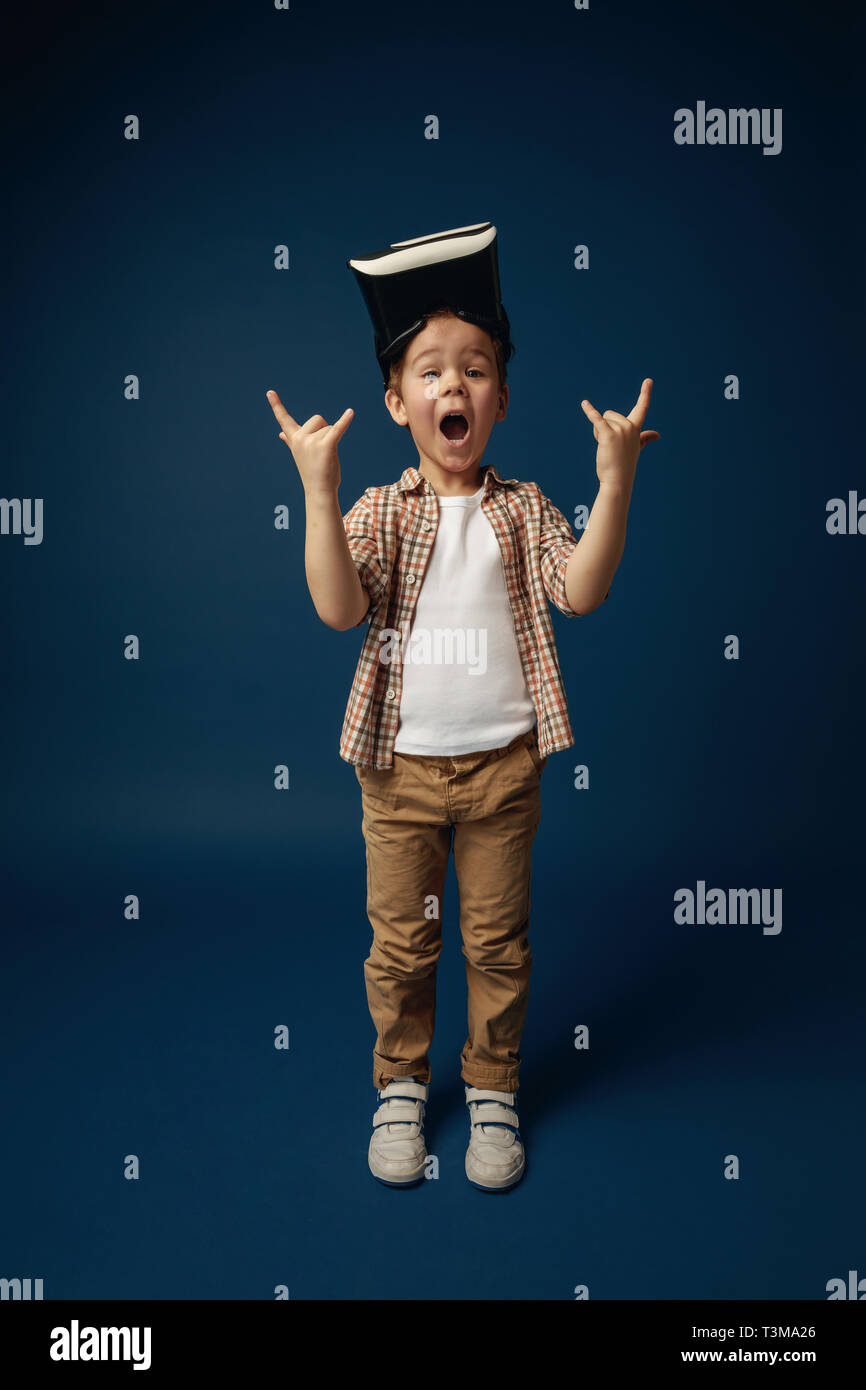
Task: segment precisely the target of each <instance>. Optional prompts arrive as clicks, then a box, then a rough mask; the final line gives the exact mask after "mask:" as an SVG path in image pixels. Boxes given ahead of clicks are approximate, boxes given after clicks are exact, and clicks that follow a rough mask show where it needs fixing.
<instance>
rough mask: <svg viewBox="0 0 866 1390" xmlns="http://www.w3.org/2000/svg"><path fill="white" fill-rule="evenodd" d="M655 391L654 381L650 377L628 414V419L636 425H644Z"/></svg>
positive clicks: (645, 380)
mask: <svg viewBox="0 0 866 1390" xmlns="http://www.w3.org/2000/svg"><path fill="white" fill-rule="evenodd" d="M652 390H653V379H652V377H651V376H648V377H646V378H645V379H644V383H643V385H642V386H641V388H640V394H639V396H638V398H637V400H636V401H635V403H634V405H633V406H632V408H631V410H630V411H629V413H628V418H629V419H630V420H631V422H632V424H634V425H642V424H643V422H644V417H645V415H646V413H647V411H648V410H649V403H650V396H651V395H652Z"/></svg>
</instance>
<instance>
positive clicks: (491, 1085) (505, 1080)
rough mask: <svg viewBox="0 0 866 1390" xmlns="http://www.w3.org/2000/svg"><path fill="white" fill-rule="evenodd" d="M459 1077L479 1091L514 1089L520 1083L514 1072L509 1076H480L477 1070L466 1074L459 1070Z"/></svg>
mask: <svg viewBox="0 0 866 1390" xmlns="http://www.w3.org/2000/svg"><path fill="white" fill-rule="evenodd" d="M460 1077H461V1080H462V1081H463V1082H465V1084H466V1085H467V1086H474V1087H475V1088H476V1089H477V1090H479V1091H516V1090H517V1089H518V1087H519V1085H520V1082H519V1079H518V1077H517V1074H516V1073H514V1072H512V1073H511V1075H510V1076H509V1075H506V1076H489V1075H488V1076H481V1075H479V1073H478V1072H473V1073H472V1075H470V1076H467V1074H466V1072H465V1071H461V1073H460Z"/></svg>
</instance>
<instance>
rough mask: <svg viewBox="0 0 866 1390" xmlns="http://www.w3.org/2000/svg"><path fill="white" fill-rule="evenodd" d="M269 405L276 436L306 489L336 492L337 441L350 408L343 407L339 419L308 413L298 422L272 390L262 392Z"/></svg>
mask: <svg viewBox="0 0 866 1390" xmlns="http://www.w3.org/2000/svg"><path fill="white" fill-rule="evenodd" d="M265 394H266V396H267V398H268V400H269V402H270V405H271V409H272V410H273V412H274V415H275V416H276V417H277V420H278V422H279V424H280V425H281V426H282V430H281V433H280V439H282V441H283V443H284V444H285V445H286V446H287V448H288V449H289V451H290V453H291V455H292V458H293V459H294V460H295V463H296V464H297V465H298V472H299V473H300V475H301V481H302V483H303V485H304V491H305V492H306V493H308V494H309V493H314V494H323V493H328V494H332V493H336V491H337V489H338V488H339V486H340V460H339V458H338V456H337V445H338V444H339V442H340V440H341V439H342V438H343V435H344V434H345V433H346V430H347V429H348V428H349V426H350V424H351V423H352V417H353V415H354V411H353V410H351V409H349V410H344V411H343V413H342V415H341V416H340V418H339V420H337V421H336V422H335V423H334V424H333V425H329V424H328V422H327V420H324V419H323V418H322V416H321V415H311V416H310V418H309V420H307V421H306V423H305V424H303V425H299V424H298V422H297V420H293V419H292V417H291V415H290V414H289V412H288V411H287V410H286V408H285V406H284V405H283V403H282V401H281V400H280V398H279V396H278V395H277V393H276V391H267V392H265Z"/></svg>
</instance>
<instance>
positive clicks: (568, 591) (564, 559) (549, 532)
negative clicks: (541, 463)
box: [540, 493, 616, 618]
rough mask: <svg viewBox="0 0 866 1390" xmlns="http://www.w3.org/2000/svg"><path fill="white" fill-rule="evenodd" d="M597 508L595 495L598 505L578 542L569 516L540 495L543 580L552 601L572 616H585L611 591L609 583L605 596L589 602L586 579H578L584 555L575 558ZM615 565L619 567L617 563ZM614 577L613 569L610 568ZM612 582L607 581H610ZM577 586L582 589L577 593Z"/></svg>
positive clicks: (561, 610) (545, 589)
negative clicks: (578, 559)
mask: <svg viewBox="0 0 866 1390" xmlns="http://www.w3.org/2000/svg"><path fill="white" fill-rule="evenodd" d="M597 507H598V498H596V501H595V506H594V507H593V509H592V512H591V513H590V518H589V520H588V521H587V524H586V531H585V532H584V536H583V537H582V538H581V540H580V541H578V540H576V539H575V535H574V531H573V530H572V529H571V526H570V524H569V522H568V520H567V518H566V517H564V516H563V514H562V512H561V511H560V510H559V508H558V507H555V506H554V505H553V503H552V502H551V501H550V498H548V497H545V496H544V494H543V493H542V494H541V537H540V564H541V578H542V583H543V584H544V591H545V593H546V594H547V597H548V598H549V599H550V602H551V603H553V604H555V605H556V607H557V608H558V609H559V611H560V612H561V613H565V615H566V617H569V618H576V617H582V616H583V615H584V614H586V613H589V612H590V611H591V610H592V609H593V608H597V607H599V605H600V604H601V603H603V602H604V600H605V599H606V598H607V595H608V593H609V588H608V585H607V584H606V585H605V591H604V592H603V594H602V597H601V598H600V599H598V600H597V601H594V602H591V603H590V602H588V601H587V598H588V594H587V590H586V580H585V578H584V579H580V578H579V575H580V568H579V565H580V566H582V565H583V563H584V560H583V558H581V560H580V562H578V561H577V560H576V559H575V558H574V557H575V556H576V555H577V554H578V551H579V550H580V547H581V546H582V545H583V544H584V540H585V537H586V534H587V532H588V531H589V524H590V521H591V520H592V517H593V516H594V515H595V513H596V508H597ZM615 568H616V566H614V569H615ZM576 576H578V583H577V584H575V577H576ZM612 577H613V570H612V571H611V578H612ZM609 582H610V581H609V580H608V584H609ZM578 588H579V589H580V592H575V590H576V589H578ZM589 597H591V595H589Z"/></svg>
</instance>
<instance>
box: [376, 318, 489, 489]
mask: <svg viewBox="0 0 866 1390" xmlns="http://www.w3.org/2000/svg"><path fill="white" fill-rule="evenodd" d="M385 404H386V406H387V407H388V410H389V411H390V414H391V418H392V419H393V420H395V421H396V423H397V424H398V425H407V424H408V426H409V429H410V431H411V434H412V438H413V439H414V441H415V444H416V446H417V448H418V453H419V455H420V460H419V462H421V463H425V462H426V463H428V464H429V463H431V462H432V463H433V464H434V465H435V467H436V468H440V469H442V470H444V471H445V472H447V473H469V474H472V473H473V471H474V470H475V468H476V467H477V465H478V463H479V462H480V460H481V457H482V455H483V453H484V450H485V448H486V447H487V440H488V439H489V437H490V431H491V430H492V429H493V425H494V423H495V421H497V420H504V419H505V414H506V411H507V409H508V387H507V386H502V387H500V385H499V373H498V371H497V368H496V357H495V354H494V351H493V343H492V341H491V339H490V335H489V334H488V333H485V332H484V330H483V329H482V328H478V327H477V326H476V325H475V324H472V323H465V322H464V320H463V319H458V318H457V317H456V316H454V315H451V316H449V317H448V318H439V319H431V321H430V322H429V323H427V324H425V326H424V328H423V329H422V330H421V332H420V333H416V335H415V337H414V338H412V339H411V340H410V343H409V346H408V348H407V350H406V356H405V358H404V361H403V377H402V381H401V391H400V394H398V393H397V392H396V391H388V392H386V394H385ZM451 413H459V414H460V415H462V416H463V417H464V419H465V421H466V426H465V427H464V426H462V425H460V424H459V423H454V424H452V425H448V426H447V427H446V429H447V433H446V431H445V430H443V429H442V428H441V422H442V421H443V420H444V419H445V417H446V415H449V414H451ZM449 435H451V436H453V438H452V439H449ZM461 435H462V438H461ZM422 471H423V469H422ZM432 472H433V476H434V477H435V468H434V470H432Z"/></svg>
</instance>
